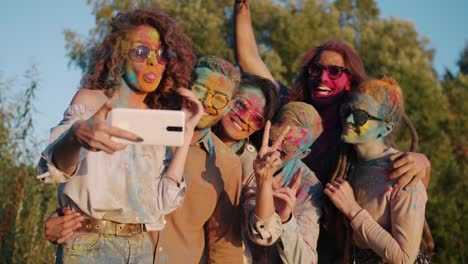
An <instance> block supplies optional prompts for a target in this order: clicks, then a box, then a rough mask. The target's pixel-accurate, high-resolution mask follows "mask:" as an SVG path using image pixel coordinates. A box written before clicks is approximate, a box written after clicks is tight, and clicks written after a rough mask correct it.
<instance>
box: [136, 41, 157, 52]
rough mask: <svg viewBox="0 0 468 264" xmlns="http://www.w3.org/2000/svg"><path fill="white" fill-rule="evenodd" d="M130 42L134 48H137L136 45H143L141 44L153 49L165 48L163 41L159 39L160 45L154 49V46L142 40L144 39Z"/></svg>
mask: <svg viewBox="0 0 468 264" xmlns="http://www.w3.org/2000/svg"><path fill="white" fill-rule="evenodd" d="M130 43H131V45H130V46H131V47H132V48H136V47H138V46H141V45H144V46H147V47H148V48H150V49H151V50H158V49H161V48H163V45H162V43H161V41H159V45H158V46H157V47H156V48H155V49H153V48H152V47H150V45H149V44H147V43H145V42H142V41H140V40H137V41H131V42H130Z"/></svg>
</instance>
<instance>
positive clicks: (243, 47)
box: [234, 0, 278, 86]
mask: <svg viewBox="0 0 468 264" xmlns="http://www.w3.org/2000/svg"><path fill="white" fill-rule="evenodd" d="M234 39H235V49H234V53H235V55H236V60H237V64H239V66H240V67H241V69H242V71H243V72H248V73H252V74H256V75H259V76H262V77H264V78H267V79H269V80H271V81H272V82H273V83H274V84H275V85H276V86H278V84H277V83H276V80H275V78H273V76H272V75H271V73H270V71H269V70H268V68H267V66H266V65H265V63H263V61H262V58H261V57H260V54H259V53H258V49H257V42H256V41H255V34H254V31H253V28H252V20H251V17H250V3H249V0H235V3H234Z"/></svg>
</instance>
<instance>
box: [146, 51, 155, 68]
mask: <svg viewBox="0 0 468 264" xmlns="http://www.w3.org/2000/svg"><path fill="white" fill-rule="evenodd" d="M153 52H154V55H153ZM146 63H147V65H149V66H153V65H155V64H156V52H155V51H152V50H151V51H150V52H149V53H148V59H147V60H146Z"/></svg>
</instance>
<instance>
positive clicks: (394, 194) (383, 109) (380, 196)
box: [324, 77, 427, 263]
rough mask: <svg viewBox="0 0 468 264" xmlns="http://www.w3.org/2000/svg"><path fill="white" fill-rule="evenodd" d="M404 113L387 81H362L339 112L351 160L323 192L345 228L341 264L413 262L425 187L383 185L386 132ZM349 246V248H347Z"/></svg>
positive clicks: (389, 145)
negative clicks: (406, 187) (408, 187)
mask: <svg viewBox="0 0 468 264" xmlns="http://www.w3.org/2000/svg"><path fill="white" fill-rule="evenodd" d="M403 112H404V107H403V95H402V91H401V88H400V86H399V85H398V83H397V82H396V81H395V80H393V79H391V78H388V77H383V78H382V79H379V80H369V81H366V82H364V83H362V84H361V85H360V86H359V87H358V89H357V90H356V91H353V92H352V93H351V95H350V98H349V101H348V102H347V103H345V104H343V105H342V106H341V108H340V117H341V121H342V125H343V132H342V133H341V138H342V140H343V141H344V142H346V143H349V144H351V145H352V147H353V148H352V149H351V152H352V153H351V155H350V157H351V160H350V162H349V163H348V166H347V168H345V169H344V173H343V174H342V175H340V174H335V175H334V177H333V178H332V179H331V181H330V182H329V183H327V184H326V188H325V190H324V193H325V194H326V195H327V196H328V197H329V198H330V200H331V202H332V203H333V204H334V205H335V206H336V208H337V209H338V210H339V211H340V212H341V213H342V215H343V216H344V218H343V217H336V218H335V219H338V220H342V223H343V224H348V226H347V229H346V228H343V230H345V231H344V232H345V233H347V234H348V235H345V236H344V247H343V248H344V250H345V252H344V263H384V261H385V263H387V262H389V263H413V262H414V261H415V260H416V257H417V256H418V262H417V263H424V262H419V261H421V260H423V258H422V255H421V254H419V255H418V249H419V246H420V242H421V237H422V232H423V226H424V214H425V204H426V202H427V195H426V189H425V187H424V184H423V183H422V182H421V181H419V182H418V183H417V184H416V185H415V186H414V187H412V188H411V189H410V190H409V191H405V190H403V188H402V187H401V186H398V187H395V186H394V182H395V180H393V181H387V179H386V177H387V175H386V172H385V170H386V169H387V168H388V166H389V164H390V163H391V160H390V157H391V156H392V155H394V154H396V153H399V152H400V151H399V150H397V149H395V148H394V147H393V142H392V140H391V136H392V132H393V131H394V130H395V127H396V125H397V124H398V121H399V119H400V117H401V115H402V113H403ZM351 244H352V246H351Z"/></svg>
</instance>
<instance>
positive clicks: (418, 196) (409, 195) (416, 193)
mask: <svg viewBox="0 0 468 264" xmlns="http://www.w3.org/2000/svg"><path fill="white" fill-rule="evenodd" d="M391 199H392V200H393V201H401V200H418V201H420V202H422V203H425V202H426V201H427V192H426V188H425V187H424V184H423V183H422V181H419V182H418V183H417V184H416V186H414V187H412V188H411V189H408V190H404V189H403V186H400V187H398V188H395V189H393V190H392V196H391Z"/></svg>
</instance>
